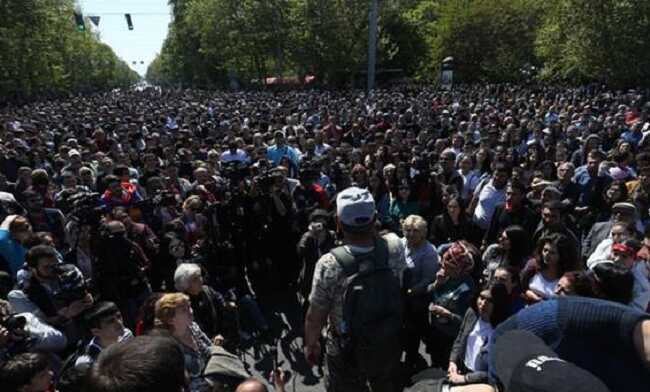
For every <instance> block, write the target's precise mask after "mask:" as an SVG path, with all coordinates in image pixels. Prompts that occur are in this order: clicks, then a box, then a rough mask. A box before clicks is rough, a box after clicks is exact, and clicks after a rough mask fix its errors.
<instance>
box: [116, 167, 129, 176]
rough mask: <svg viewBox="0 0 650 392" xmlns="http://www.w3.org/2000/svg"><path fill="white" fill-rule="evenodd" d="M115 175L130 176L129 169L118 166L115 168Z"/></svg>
mask: <svg viewBox="0 0 650 392" xmlns="http://www.w3.org/2000/svg"><path fill="white" fill-rule="evenodd" d="M113 174H114V175H116V176H126V175H129V168H128V167H126V166H124V165H117V166H115V168H113Z"/></svg>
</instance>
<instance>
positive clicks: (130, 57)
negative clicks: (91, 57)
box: [77, 0, 171, 75]
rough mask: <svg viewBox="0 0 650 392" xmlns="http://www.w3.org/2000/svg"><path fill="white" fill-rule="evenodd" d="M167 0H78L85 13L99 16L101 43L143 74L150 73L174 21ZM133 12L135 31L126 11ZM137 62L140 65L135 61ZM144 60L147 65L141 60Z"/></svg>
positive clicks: (132, 18) (93, 26)
mask: <svg viewBox="0 0 650 392" xmlns="http://www.w3.org/2000/svg"><path fill="white" fill-rule="evenodd" d="M167 1H168V0H77V3H78V4H79V5H80V6H81V10H82V13H83V14H84V16H86V17H88V16H93V15H97V16H99V17H100V21H99V27H95V25H93V24H92V23H91V22H89V21H88V24H90V25H92V28H93V30H94V31H99V35H100V39H101V41H102V42H104V43H106V44H108V45H110V46H111V48H113V51H115V53H116V54H117V55H118V56H119V57H121V58H122V59H123V60H124V61H126V62H127V63H128V64H129V66H130V67H131V68H133V69H134V70H136V71H137V72H138V73H139V74H140V75H144V74H145V72H147V67H148V66H149V63H151V61H152V60H153V59H154V58H155V57H156V54H157V53H158V52H160V48H161V47H162V43H163V41H164V40H165V37H166V36H167V28H168V25H169V22H170V20H171V15H170V12H171V10H170V8H169V5H168V4H167ZM126 13H130V14H131V20H132V21H133V30H129V29H128V27H127V24H126V19H125V18H124V14H126ZM134 61H136V62H137V64H133V62H134ZM141 61H144V64H141V63H140V62H141Z"/></svg>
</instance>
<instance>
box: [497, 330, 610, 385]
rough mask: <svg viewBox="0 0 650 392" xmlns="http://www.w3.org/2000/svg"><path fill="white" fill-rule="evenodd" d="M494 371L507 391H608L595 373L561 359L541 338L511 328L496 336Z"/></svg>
mask: <svg viewBox="0 0 650 392" xmlns="http://www.w3.org/2000/svg"><path fill="white" fill-rule="evenodd" d="M494 350H495V367H496V369H495V372H496V375H497V377H498V378H499V381H500V382H501V383H502V384H503V386H504V387H505V391H506V392H608V391H609V389H607V387H606V386H605V384H603V382H602V381H600V380H599V379H598V378H596V376H594V375H593V374H591V373H589V372H588V371H586V370H584V369H582V368H579V367H578V366H576V365H574V364H572V363H569V362H566V361H564V360H562V359H561V358H560V357H558V356H557V354H555V352H553V350H551V349H550V348H549V347H548V346H547V345H546V344H545V343H544V342H543V341H542V340H541V339H540V338H539V337H537V336H536V335H534V334H532V333H530V332H528V331H510V332H507V333H506V334H504V335H503V336H500V337H499V338H497V341H496V343H495V346H494Z"/></svg>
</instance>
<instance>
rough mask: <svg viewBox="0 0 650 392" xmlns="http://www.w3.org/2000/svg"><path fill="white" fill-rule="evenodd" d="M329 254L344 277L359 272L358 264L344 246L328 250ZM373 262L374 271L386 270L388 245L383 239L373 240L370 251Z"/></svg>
mask: <svg viewBox="0 0 650 392" xmlns="http://www.w3.org/2000/svg"><path fill="white" fill-rule="evenodd" d="M330 253H331V254H332V255H333V256H334V258H336V261H337V262H338V263H339V265H340V266H341V268H343V272H344V273H345V276H348V277H350V276H352V275H354V274H356V273H357V272H359V264H358V263H357V262H356V257H355V256H354V255H353V254H351V253H350V252H348V251H347V250H346V249H345V247H344V246H339V247H336V248H334V249H332V250H330ZM372 253H373V258H372V260H373V261H374V263H373V267H374V269H384V268H388V244H387V243H386V240H385V239H383V238H376V239H375V248H374V249H373V250H372Z"/></svg>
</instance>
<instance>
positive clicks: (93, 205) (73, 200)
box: [67, 192, 106, 226]
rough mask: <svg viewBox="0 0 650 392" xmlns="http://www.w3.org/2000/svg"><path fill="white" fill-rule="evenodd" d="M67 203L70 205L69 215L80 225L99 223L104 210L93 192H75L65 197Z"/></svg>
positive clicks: (96, 194)
mask: <svg viewBox="0 0 650 392" xmlns="http://www.w3.org/2000/svg"><path fill="white" fill-rule="evenodd" d="M67 203H69V205H70V206H71V209H70V213H69V215H70V216H71V217H72V219H74V220H75V221H77V223H79V224H80V225H92V226H95V225H99V223H100V222H101V220H102V215H103V214H104V213H105V212H106V211H105V209H104V207H103V206H102V205H101V203H100V195H99V193H95V192H81V193H76V194H74V195H72V196H70V197H68V198H67Z"/></svg>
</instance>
